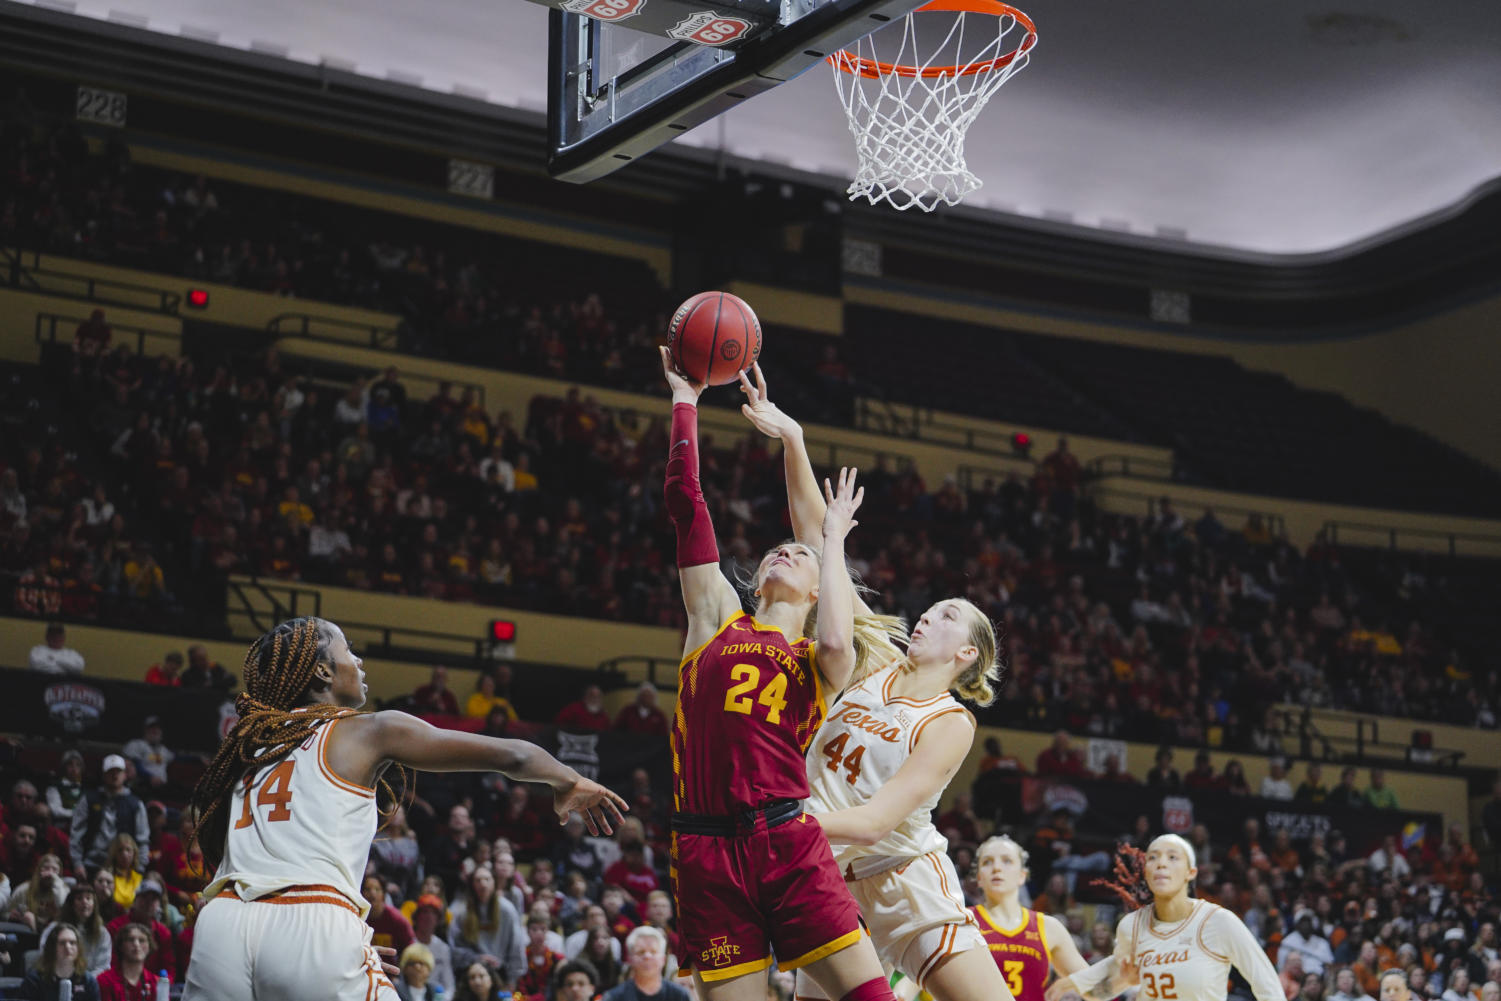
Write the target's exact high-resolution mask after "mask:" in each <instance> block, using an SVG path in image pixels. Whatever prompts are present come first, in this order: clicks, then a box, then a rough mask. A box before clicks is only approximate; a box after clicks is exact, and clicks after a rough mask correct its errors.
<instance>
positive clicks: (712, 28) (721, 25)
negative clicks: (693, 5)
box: [601, 0, 751, 45]
mask: <svg viewBox="0 0 1501 1001" xmlns="http://www.w3.org/2000/svg"><path fill="white" fill-rule="evenodd" d="M601 2H604V0H601ZM750 27H751V25H750V22H749V21H747V20H745V19H744V18H739V17H725V16H724V15H722V14H716V13H714V12H713V11H708V10H701V11H699V12H698V13H697V14H691V15H689V16H688V17H685V18H683V19H682V20H681V21H679V22H678V23H677V24H676V25H675V26H674V27H671V28H668V29H667V33H668V34H669V35H671V36H672V37H673V38H681V39H682V40H683V41H685V42H698V43H699V44H700V45H725V44H727V43H729V42H733V41H736V40H737V39H740V38H743V37H744V36H745V33H746V32H747V31H750Z"/></svg>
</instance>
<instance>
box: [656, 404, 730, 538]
mask: <svg viewBox="0 0 1501 1001" xmlns="http://www.w3.org/2000/svg"><path fill="white" fill-rule="evenodd" d="M669 440H670V442H671V445H670V447H669V449H668V452H667V485H666V487H665V488H664V489H663V497H664V499H665V500H666V503H667V513H668V515H670V516H671V518H672V524H673V526H674V527H675V528H676V529H677V534H678V566H680V567H696V566H702V565H703V564H705V563H718V562H719V546H718V545H717V544H716V543H715V541H714V524H713V522H711V521H710V520H709V508H708V505H706V504H705V503H704V492H703V489H702V488H701V487H700V486H699V482H698V408H697V407H695V406H693V404H691V403H675V404H673V407H672V437H671V438H670V439H669Z"/></svg>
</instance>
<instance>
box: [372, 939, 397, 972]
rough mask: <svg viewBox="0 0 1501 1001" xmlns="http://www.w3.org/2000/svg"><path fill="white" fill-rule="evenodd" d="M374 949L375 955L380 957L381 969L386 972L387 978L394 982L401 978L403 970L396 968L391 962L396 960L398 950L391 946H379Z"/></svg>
mask: <svg viewBox="0 0 1501 1001" xmlns="http://www.w3.org/2000/svg"><path fill="white" fill-rule="evenodd" d="M374 949H375V954H376V955H377V956H379V957H380V968H381V970H383V971H384V972H385V974H386V976H387V977H389V978H391V979H392V980H395V979H397V978H398V977H400V976H401V970H400V969H398V968H397V967H396V964H394V963H392V962H390V960H393V959H395V958H396V950H395V949H394V948H392V947H391V946H389V945H377V946H374Z"/></svg>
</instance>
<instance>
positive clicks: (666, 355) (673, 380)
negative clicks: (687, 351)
mask: <svg viewBox="0 0 1501 1001" xmlns="http://www.w3.org/2000/svg"><path fill="white" fill-rule="evenodd" d="M657 350H659V351H661V352H662V374H663V375H665V376H667V386H668V388H669V389H671V390H672V402H673V403H692V404H693V405H694V406H697V405H698V398H699V395H700V394H701V393H703V391H704V384H703V383H701V382H694V381H693V380H692V379H689V378H688V377H687V376H686V375H684V374H683V373H682V372H679V371H678V367H677V366H676V365H674V364H673V363H672V352H671V351H669V350H668V348H667V345H665V344H663V345H662V346H661V347H660V348H658V349H657Z"/></svg>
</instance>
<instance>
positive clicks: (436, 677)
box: [412, 667, 459, 716]
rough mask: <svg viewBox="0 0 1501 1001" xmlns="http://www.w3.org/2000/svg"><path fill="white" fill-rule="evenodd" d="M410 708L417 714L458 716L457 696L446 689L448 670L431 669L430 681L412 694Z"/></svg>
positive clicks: (443, 668) (444, 668) (441, 668)
mask: <svg viewBox="0 0 1501 1001" xmlns="http://www.w3.org/2000/svg"><path fill="white" fill-rule="evenodd" d="M412 708H413V709H414V710H416V711H417V712H419V713H443V714H445V715H448V716H457V715H458V714H459V700H458V696H456V695H454V694H453V692H451V691H449V688H448V668H446V667H435V668H433V676H432V680H431V681H429V682H428V683H427V684H425V685H423V686H422V687H421V688H419V689H417V690H416V691H415V692H413V693H412Z"/></svg>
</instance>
